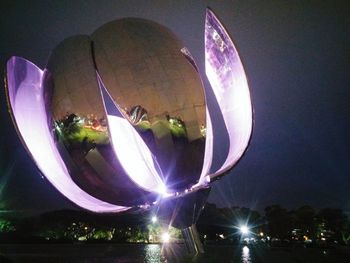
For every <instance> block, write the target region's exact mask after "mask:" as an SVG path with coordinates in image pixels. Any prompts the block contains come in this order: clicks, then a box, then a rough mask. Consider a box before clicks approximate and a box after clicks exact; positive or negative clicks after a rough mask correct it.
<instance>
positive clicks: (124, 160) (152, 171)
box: [96, 72, 166, 194]
mask: <svg viewBox="0 0 350 263" xmlns="http://www.w3.org/2000/svg"><path fill="white" fill-rule="evenodd" d="M96 75H97V80H98V85H99V88H100V91H101V95H102V100H103V105H104V108H105V112H106V115H107V123H108V130H109V133H110V138H111V141H112V146H113V150H114V153H115V154H116V156H117V158H118V160H119V161H120V163H121V165H122V167H123V168H124V170H125V172H126V173H127V174H128V176H129V177H130V179H131V180H133V181H134V182H135V183H136V184H137V185H138V186H140V187H141V188H143V189H145V190H147V191H149V192H158V193H160V194H165V191H166V188H165V185H164V184H163V182H162V180H161V178H160V176H159V173H161V170H160V168H159V165H158V163H157V160H156V159H155V158H154V157H153V155H152V153H151V151H150V150H149V149H148V147H147V145H146V143H145V142H144V141H143V140H142V138H141V136H140V135H139V134H138V133H137V131H136V130H135V128H134V127H133V126H132V125H131V124H130V122H129V121H128V120H127V119H125V118H124V116H123V114H122V112H121V110H120V108H119V106H118V105H117V104H116V103H115V102H114V100H113V98H112V97H111V95H110V94H109V93H108V91H107V89H106V87H105V85H104V84H103V82H102V80H101V77H100V75H99V74H98V72H96Z"/></svg>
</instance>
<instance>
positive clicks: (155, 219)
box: [151, 216, 158, 224]
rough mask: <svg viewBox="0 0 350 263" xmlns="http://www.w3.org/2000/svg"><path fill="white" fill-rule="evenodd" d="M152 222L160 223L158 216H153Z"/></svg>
mask: <svg viewBox="0 0 350 263" xmlns="http://www.w3.org/2000/svg"><path fill="white" fill-rule="evenodd" d="M151 220H152V223H153V224H154V223H156V222H157V221H158V218H157V216H152V219H151Z"/></svg>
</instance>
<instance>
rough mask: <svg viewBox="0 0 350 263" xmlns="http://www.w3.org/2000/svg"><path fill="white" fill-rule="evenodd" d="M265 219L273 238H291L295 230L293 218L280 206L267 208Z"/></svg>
mask: <svg viewBox="0 0 350 263" xmlns="http://www.w3.org/2000/svg"><path fill="white" fill-rule="evenodd" d="M265 218H266V221H267V227H268V231H269V233H270V235H271V236H273V237H278V238H281V239H285V238H289V237H290V235H291V230H292V229H293V217H292V216H291V213H289V212H288V211H287V210H286V209H284V208H282V207H280V206H279V205H272V206H268V207H266V208H265Z"/></svg>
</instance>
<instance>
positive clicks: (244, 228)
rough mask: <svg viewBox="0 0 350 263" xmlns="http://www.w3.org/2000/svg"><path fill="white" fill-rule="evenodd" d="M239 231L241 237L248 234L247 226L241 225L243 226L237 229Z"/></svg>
mask: <svg viewBox="0 0 350 263" xmlns="http://www.w3.org/2000/svg"><path fill="white" fill-rule="evenodd" d="M239 231H241V233H242V234H243V235H246V234H248V233H249V228H248V227H247V226H245V225H243V226H240V227H239Z"/></svg>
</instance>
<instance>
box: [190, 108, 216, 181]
mask: <svg viewBox="0 0 350 263" xmlns="http://www.w3.org/2000/svg"><path fill="white" fill-rule="evenodd" d="M206 117H207V119H206V135H205V151H204V161H203V168H202V172H201V176H200V179H199V181H198V183H197V184H195V185H193V186H192V188H197V187H200V186H203V185H207V184H208V183H209V182H208V179H207V177H206V176H207V175H208V173H209V170H210V167H211V164H212V159H213V126H212V123H211V118H210V114H209V110H208V107H207V106H206Z"/></svg>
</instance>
